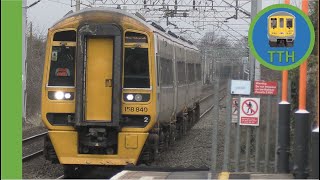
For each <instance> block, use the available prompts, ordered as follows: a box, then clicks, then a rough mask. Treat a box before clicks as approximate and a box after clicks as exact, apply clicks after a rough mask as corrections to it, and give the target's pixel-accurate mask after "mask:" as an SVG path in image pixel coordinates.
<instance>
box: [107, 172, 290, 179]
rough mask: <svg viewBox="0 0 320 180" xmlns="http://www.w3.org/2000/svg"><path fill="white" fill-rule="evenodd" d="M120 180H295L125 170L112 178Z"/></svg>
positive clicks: (272, 176)
mask: <svg viewBox="0 0 320 180" xmlns="http://www.w3.org/2000/svg"><path fill="white" fill-rule="evenodd" d="M118 179H141V180H150V179H294V177H293V176H292V174H261V173H260V174H259V173H250V172H248V173H232V172H222V173H219V174H212V173H211V172H210V171H175V172H164V171H131V170H124V171H122V172H120V173H118V174H116V175H115V176H113V177H112V178H111V180H118Z"/></svg>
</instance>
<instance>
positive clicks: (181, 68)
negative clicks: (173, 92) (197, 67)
mask: <svg viewBox="0 0 320 180" xmlns="http://www.w3.org/2000/svg"><path fill="white" fill-rule="evenodd" d="M177 75H178V76H177V77H178V81H179V84H185V83H186V67H185V62H177Z"/></svg>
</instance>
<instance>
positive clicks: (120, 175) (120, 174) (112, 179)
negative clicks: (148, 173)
mask: <svg viewBox="0 0 320 180" xmlns="http://www.w3.org/2000/svg"><path fill="white" fill-rule="evenodd" d="M127 172H128V171H121V172H119V173H118V174H116V175H115V176H113V177H112V178H111V179H110V180H116V179H119V178H121V177H122V176H123V175H125V174H126V173H127Z"/></svg>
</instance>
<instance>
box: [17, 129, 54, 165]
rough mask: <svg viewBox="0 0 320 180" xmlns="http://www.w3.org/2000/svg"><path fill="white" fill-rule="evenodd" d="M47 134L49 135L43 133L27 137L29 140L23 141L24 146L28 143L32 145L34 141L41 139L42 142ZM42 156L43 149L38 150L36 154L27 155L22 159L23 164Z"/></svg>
mask: <svg viewBox="0 0 320 180" xmlns="http://www.w3.org/2000/svg"><path fill="white" fill-rule="evenodd" d="M47 134H48V132H42V133H39V134H36V135H33V136H30V137H27V138H25V139H23V140H22V144H23V146H26V144H27V143H31V142H32V141H35V140H37V139H41V140H42V138H43V136H45V135H47ZM42 154H43V149H41V150H38V151H36V152H33V153H31V154H28V155H25V156H23V157H22V162H26V161H29V160H31V159H33V158H35V157H38V156H39V155H42Z"/></svg>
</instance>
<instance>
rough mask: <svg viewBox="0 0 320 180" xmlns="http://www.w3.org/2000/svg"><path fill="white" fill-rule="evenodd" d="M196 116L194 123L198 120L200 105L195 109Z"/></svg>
mask: <svg viewBox="0 0 320 180" xmlns="http://www.w3.org/2000/svg"><path fill="white" fill-rule="evenodd" d="M195 111H196V113H195V114H196V116H195V119H196V122H198V121H199V120H200V105H199V104H197V107H196V110H195Z"/></svg>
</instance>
